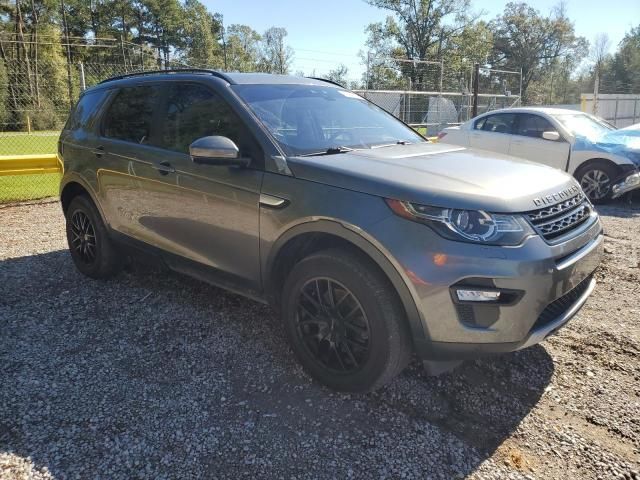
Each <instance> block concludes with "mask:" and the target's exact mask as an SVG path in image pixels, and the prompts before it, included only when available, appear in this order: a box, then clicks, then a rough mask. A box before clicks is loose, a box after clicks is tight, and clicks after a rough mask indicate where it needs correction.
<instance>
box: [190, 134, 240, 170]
mask: <svg viewBox="0 0 640 480" xmlns="http://www.w3.org/2000/svg"><path fill="white" fill-rule="evenodd" d="M189 155H191V160H192V161H193V163H201V164H204V165H221V166H236V167H246V166H248V165H249V161H250V159H249V158H241V157H240V150H239V149H238V146H237V145H236V144H235V143H233V140H231V139H229V138H227V137H221V136H217V135H216V136H211V137H202V138H199V139H197V140H196V141H194V142H193V143H192V144H191V145H189Z"/></svg>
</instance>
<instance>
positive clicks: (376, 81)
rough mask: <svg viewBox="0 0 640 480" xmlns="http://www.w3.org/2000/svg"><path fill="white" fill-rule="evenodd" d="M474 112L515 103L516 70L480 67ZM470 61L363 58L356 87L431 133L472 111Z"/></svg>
mask: <svg viewBox="0 0 640 480" xmlns="http://www.w3.org/2000/svg"><path fill="white" fill-rule="evenodd" d="M477 77H478V78H477V81H478V95H477V112H478V114H479V113H483V112H487V111H490V110H495V109H498V108H508V107H512V106H516V105H519V104H520V92H521V78H522V75H521V72H512V71H506V70H497V69H490V68H483V67H481V68H479V69H478V71H477ZM473 79H474V67H473V66H471V65H465V64H464V63H460V64H456V63H450V64H447V63H445V62H444V61H440V62H433V61H413V60H406V59H398V58H372V57H369V58H368V65H367V73H366V81H365V85H367V86H368V88H363V89H358V90H356V92H357V93H359V94H360V95H362V96H363V97H364V98H367V99H368V100H370V101H371V102H373V103H375V104H376V105H378V106H380V107H381V108H383V109H385V110H387V111H388V112H390V113H391V114H393V115H395V116H396V117H398V118H399V119H400V120H402V121H403V122H405V123H407V124H409V125H411V126H413V127H414V128H417V129H419V131H421V133H423V134H427V135H436V134H437V133H438V132H439V131H440V130H442V129H443V128H445V127H447V126H450V125H457V124H460V123H463V122H466V121H467V120H469V119H470V118H471V117H472V116H473V113H472V112H473V103H474V94H473Z"/></svg>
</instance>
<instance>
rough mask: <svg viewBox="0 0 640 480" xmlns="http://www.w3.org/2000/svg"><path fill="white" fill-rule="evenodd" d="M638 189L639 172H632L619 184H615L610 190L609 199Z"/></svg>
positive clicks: (639, 181)
mask: <svg viewBox="0 0 640 480" xmlns="http://www.w3.org/2000/svg"><path fill="white" fill-rule="evenodd" d="M638 188H640V172H634V173H632V174H631V175H628V176H627V177H625V178H624V180H622V181H621V182H618V183H616V184H615V185H614V186H613V187H612V188H611V192H612V195H611V198H618V197H620V196H621V195H624V194H625V193H627V192H630V191H632V190H636V189H638Z"/></svg>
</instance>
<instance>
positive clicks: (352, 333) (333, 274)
mask: <svg viewBox="0 0 640 480" xmlns="http://www.w3.org/2000/svg"><path fill="white" fill-rule="evenodd" d="M282 317H283V321H284V325H285V331H286V333H287V338H288V341H289V343H290V345H291V347H292V348H293V351H294V352H295V354H296V356H297V357H298V359H299V360H300V363H301V364H302V365H303V367H304V368H305V370H307V371H308V372H309V373H310V374H311V375H312V376H313V377H314V378H315V379H317V380H318V381H320V382H322V383H323V384H325V385H327V386H329V387H331V388H333V389H335V390H340V391H349V392H367V391H371V390H375V389H376V388H379V387H381V386H383V385H385V384H386V383H388V382H390V381H391V380H392V379H393V378H394V377H395V376H396V375H398V374H399V373H400V372H401V371H402V370H403V369H404V368H405V367H406V365H407V364H408V363H409V360H410V358H411V351H412V349H411V338H410V334H409V330H408V327H407V321H406V318H405V313H404V309H403V308H402V306H401V304H400V301H399V299H398V296H397V294H396V292H395V291H394V290H393V286H392V285H391V283H390V282H389V281H388V280H387V278H386V277H385V276H384V275H383V274H382V273H381V272H380V271H379V270H378V269H377V268H376V267H375V266H374V265H373V264H372V263H371V261H370V260H368V259H367V258H366V257H364V256H363V255H361V254H359V253H357V252H350V251H345V250H342V249H331V250H324V251H321V252H318V253H315V254H313V255H311V256H309V257H307V258H305V259H303V260H301V261H300V262H299V263H298V264H296V265H295V266H294V267H293V269H292V270H291V272H290V274H289V276H288V277H287V280H286V282H285V285H284V290H283V294H282Z"/></svg>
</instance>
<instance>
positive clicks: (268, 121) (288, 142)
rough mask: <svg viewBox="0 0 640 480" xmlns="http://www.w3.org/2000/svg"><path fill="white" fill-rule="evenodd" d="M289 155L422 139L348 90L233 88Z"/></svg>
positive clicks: (311, 86)
mask: <svg viewBox="0 0 640 480" xmlns="http://www.w3.org/2000/svg"><path fill="white" fill-rule="evenodd" d="M232 88H233V89H234V90H235V92H236V93H237V94H238V95H239V96H240V97H241V98H242V99H243V100H244V101H245V103H246V104H247V105H248V106H249V108H251V110H253V112H254V113H255V114H256V116H257V117H258V118H259V119H260V121H261V122H262V123H263V124H264V126H265V127H266V128H267V129H268V130H269V131H270V132H271V134H272V135H273V136H274V137H275V138H276V140H277V141H278V143H280V145H281V147H282V148H283V150H284V151H285V152H286V153H287V154H288V155H309V154H317V153H322V152H328V153H337V152H341V151H346V150H348V149H359V148H372V147H375V146H381V145H387V144H392V145H395V144H397V143H416V142H424V141H425V140H424V139H423V138H422V137H421V136H420V135H418V134H417V133H416V132H414V131H413V130H412V129H411V128H409V127H407V126H406V125H404V124H403V123H402V122H400V121H398V120H397V119H396V118H394V117H393V116H391V115H390V114H388V113H387V112H385V111H384V110H382V109H381V108H378V107H376V106H375V105H373V104H372V103H369V102H367V101H366V100H364V99H363V98H361V97H360V96H358V95H356V94H355V93H352V92H350V91H348V90H343V89H340V88H335V87H324V86H317V85H295V84H277V85H234V86H233V87H232Z"/></svg>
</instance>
